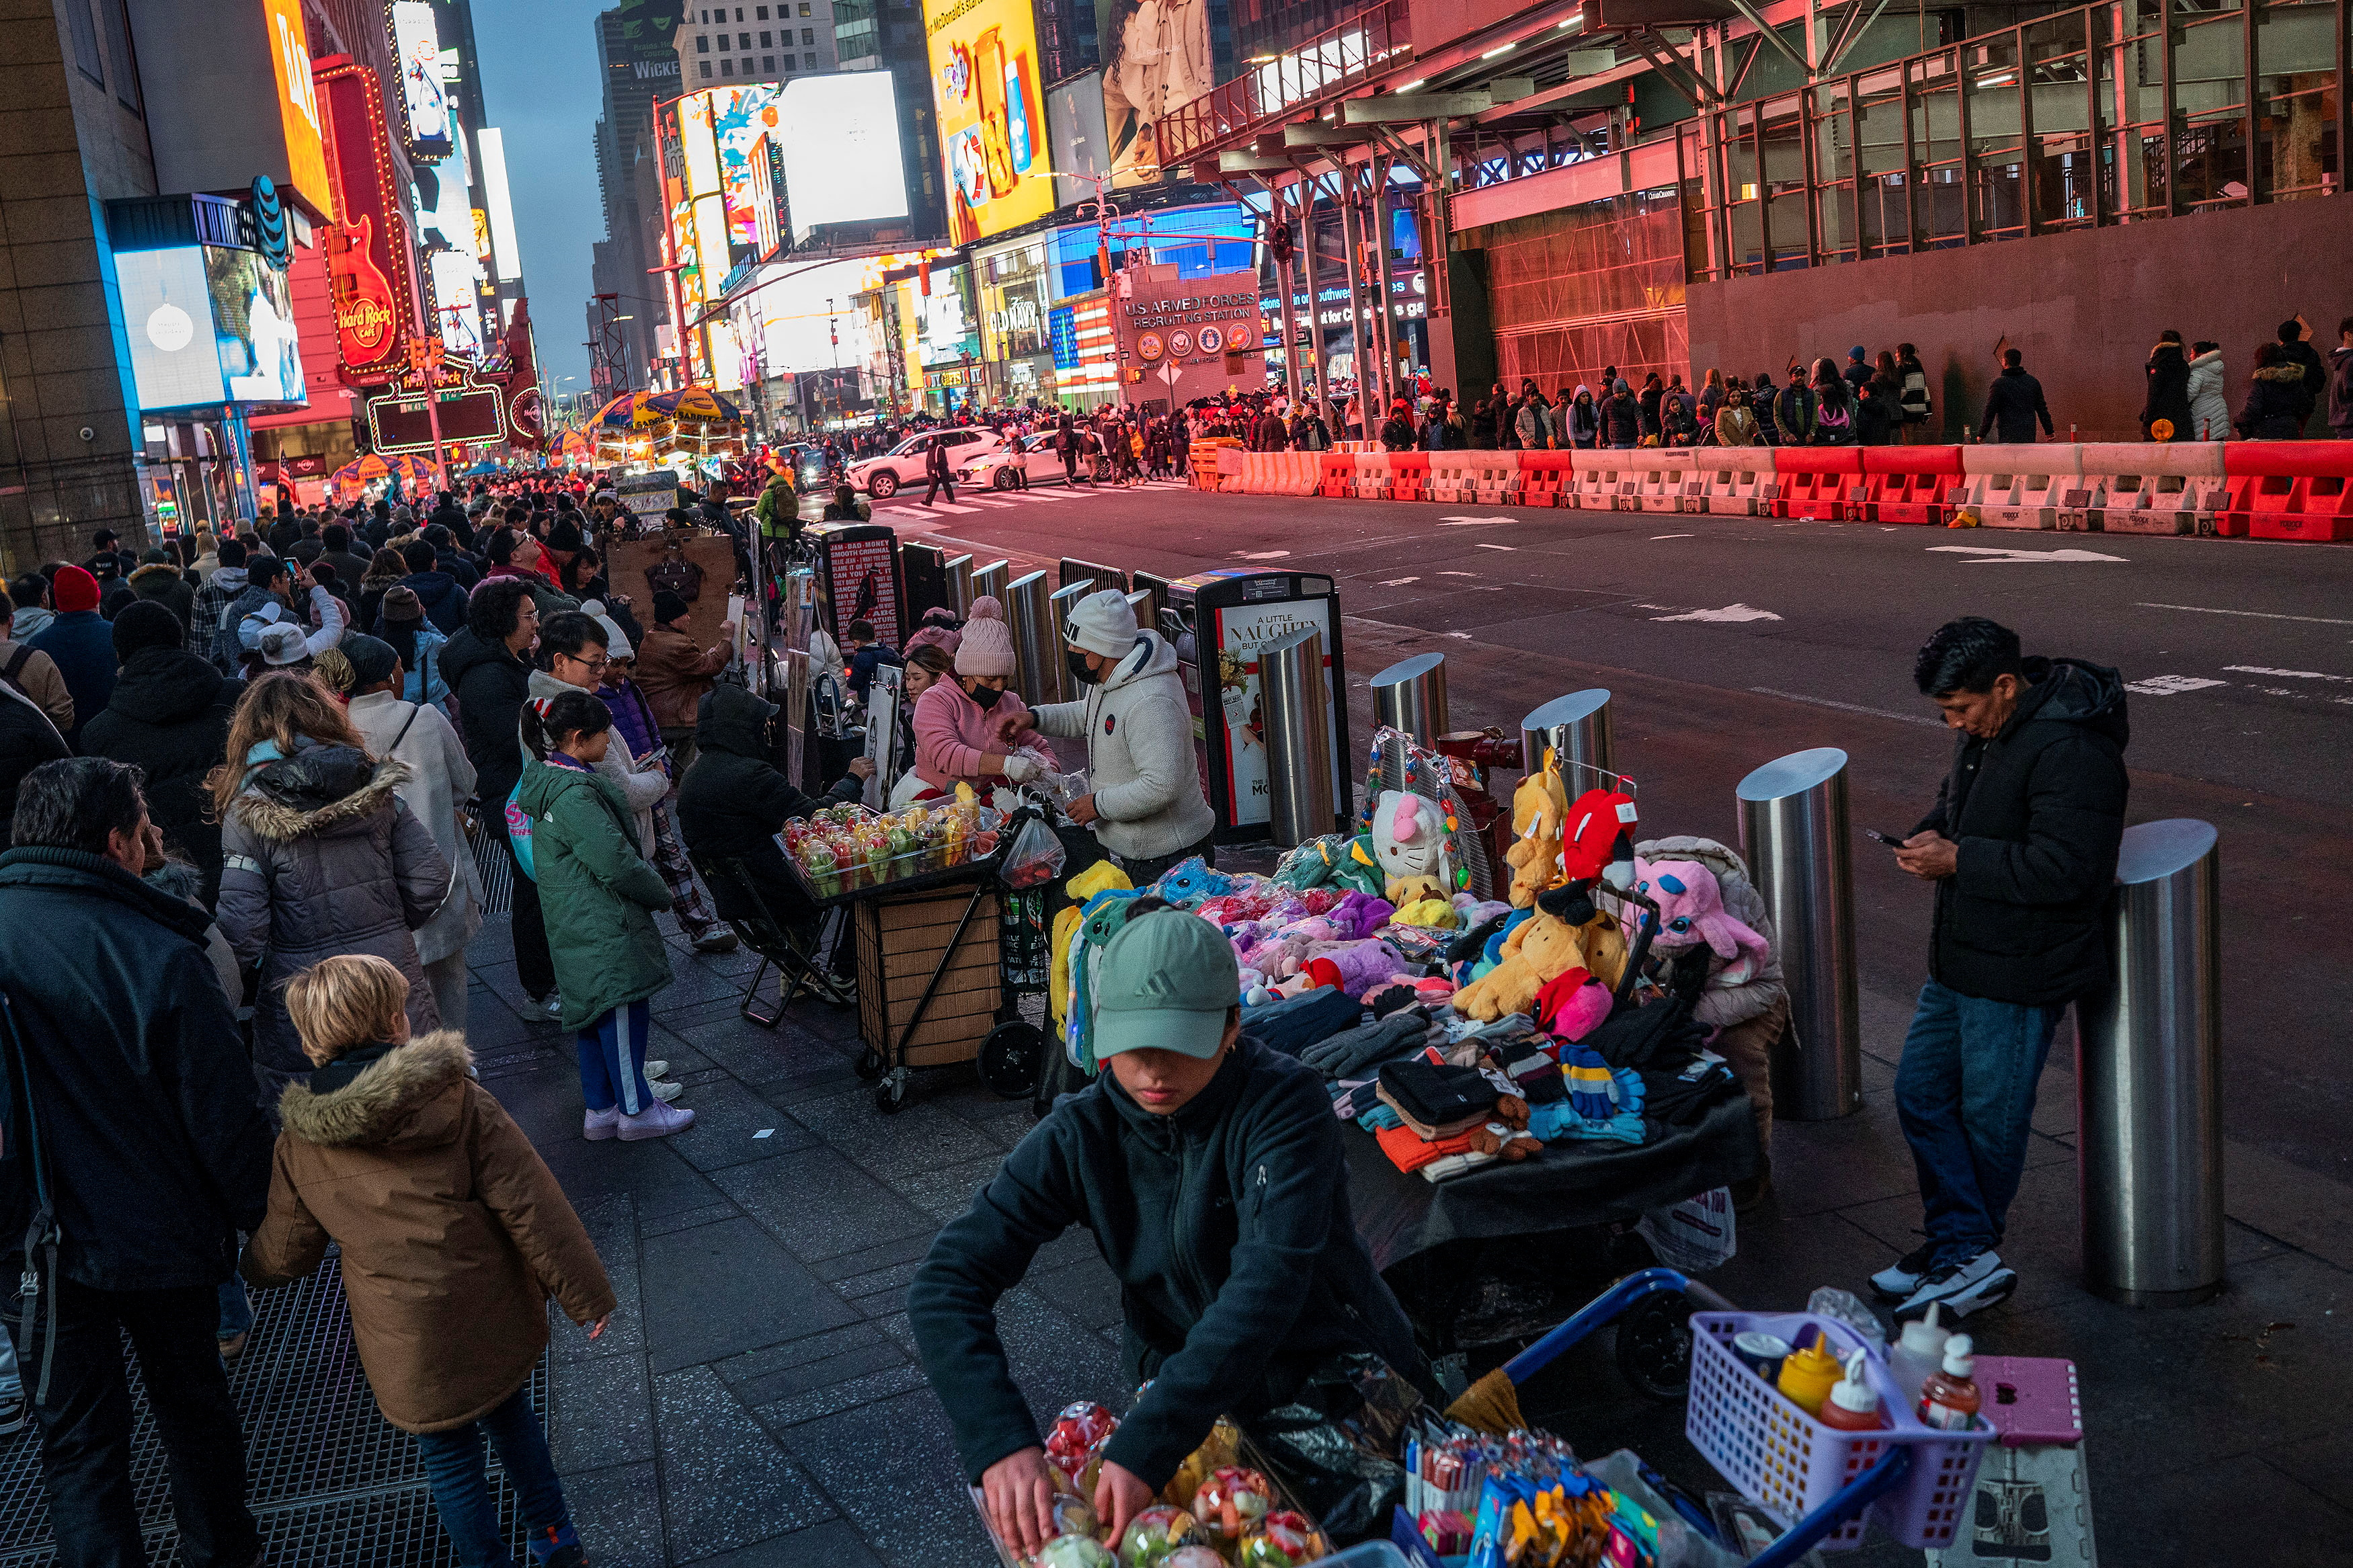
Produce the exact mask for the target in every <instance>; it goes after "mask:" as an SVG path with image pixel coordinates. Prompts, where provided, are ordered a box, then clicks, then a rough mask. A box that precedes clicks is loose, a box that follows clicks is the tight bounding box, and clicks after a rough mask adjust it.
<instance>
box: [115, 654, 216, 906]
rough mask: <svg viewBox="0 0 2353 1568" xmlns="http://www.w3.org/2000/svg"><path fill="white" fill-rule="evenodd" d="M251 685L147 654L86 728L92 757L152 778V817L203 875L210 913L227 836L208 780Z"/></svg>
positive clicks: (196, 661) (186, 658) (205, 663)
mask: <svg viewBox="0 0 2353 1568" xmlns="http://www.w3.org/2000/svg"><path fill="white" fill-rule="evenodd" d="M244 695H245V682H244V681H242V680H230V679H226V678H225V677H223V676H222V674H221V672H220V671H218V670H216V669H215V668H213V667H212V663H211V661H210V660H208V659H203V658H197V657H196V656H195V654H192V653H189V652H187V651H185V649H182V648H164V647H150V648H142V649H141V650H140V651H139V652H137V653H134V654H132V656H131V662H130V663H128V664H126V665H124V666H123V667H122V674H121V676H120V677H119V678H118V679H116V680H115V683H114V695H113V696H111V697H110V698H108V699H107V700H106V710H105V711H103V712H101V713H99V714H97V715H95V716H94V717H92V718H91V720H90V722H89V723H87V724H85V725H83V726H82V731H81V750H82V754H83V755H84V756H88V757H111V758H113V759H114V760H115V761H116V762H118V763H138V764H139V766H140V767H142V768H143V769H145V770H146V773H147V784H146V791H147V814H148V816H152V817H153V818H154V821H155V826H158V827H160V828H162V829H163V830H164V842H165V843H167V844H173V845H176V846H178V847H180V848H181V849H182V850H184V851H185V852H186V854H187V857H188V858H189V859H190V860H192V861H194V862H195V867H196V869H197V870H198V871H199V872H201V873H202V874H203V877H204V900H205V907H206V909H210V908H211V907H212V905H213V900H215V899H216V897H218V895H219V893H220V876H221V830H220V824H218V823H217V822H207V821H206V820H205V813H206V810H207V809H208V808H209V806H210V805H211V804H212V803H211V799H210V797H209V796H208V795H206V793H205V775H206V773H210V772H212V771H213V769H215V768H216V767H218V766H220V764H221V762H222V760H223V759H224V758H225V757H226V756H227V747H228V725H229V720H230V719H231V718H233V717H234V716H235V715H236V712H237V700H238V699H239V698H241V697H243V696H244Z"/></svg>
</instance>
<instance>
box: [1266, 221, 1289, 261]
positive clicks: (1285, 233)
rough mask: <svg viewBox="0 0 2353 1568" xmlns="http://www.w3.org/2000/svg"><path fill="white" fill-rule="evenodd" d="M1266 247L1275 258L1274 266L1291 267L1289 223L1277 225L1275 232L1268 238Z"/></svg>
mask: <svg viewBox="0 0 2353 1568" xmlns="http://www.w3.org/2000/svg"><path fill="white" fill-rule="evenodd" d="M1266 247H1267V251H1268V253H1269V254H1270V255H1271V256H1272V257H1273V258H1274V264H1275V265H1276V266H1277V267H1288V266H1290V265H1291V226H1290V225H1289V224H1288V223H1279V224H1276V225H1275V226H1274V232H1273V233H1272V234H1271V235H1270V236H1269V237H1267V242H1266Z"/></svg>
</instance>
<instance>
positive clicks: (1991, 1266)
mask: <svg viewBox="0 0 2353 1568" xmlns="http://www.w3.org/2000/svg"><path fill="white" fill-rule="evenodd" d="M622 1136H623V1137H625V1138H626V1137H628V1133H626V1132H625V1133H623V1134H622ZM2016 1289H2018V1270H2016V1269H2015V1268H2009V1267H2007V1266H2006V1265H2004V1264H2003V1262H2002V1260H2001V1255H2000V1253H1998V1252H1996V1251H1994V1249H1993V1248H1992V1247H1987V1248H1986V1249H1985V1250H1984V1251H1983V1252H1980V1253H1978V1255H1977V1256H1976V1257H1975V1258H1969V1259H1968V1260H1967V1261H1966V1262H1961V1263H1947V1264H1946V1265H1945V1266H1944V1267H1943V1268H1937V1269H1935V1270H1933V1271H1932V1272H1931V1273H1930V1274H1929V1275H1928V1277H1927V1278H1926V1279H1923V1280H1921V1281H1920V1288H1919V1289H1916V1290H1915V1291H1913V1292H1912V1294H1911V1295H1909V1296H1907V1297H1905V1300H1904V1304H1903V1305H1902V1306H1900V1307H1898V1308H1896V1309H1895V1321H1897V1322H1899V1323H1908V1322H1910V1321H1913V1320H1914V1319H1915V1318H1925V1317H1926V1316H1927V1315H1928V1309H1929V1308H1930V1307H1931V1306H1939V1307H1942V1308H1943V1309H1944V1317H1945V1321H1947V1322H1951V1321H1955V1320H1956V1319H1960V1318H1966V1317H1968V1315H1969V1314H1970V1313H1971V1312H1974V1311H1977V1310H1978V1309H1979V1308H1982V1307H1990V1306H1992V1305H1994V1304H1995V1303H1996V1302H1998V1301H2006V1300H2010V1292H2012V1291H2014V1290H2016Z"/></svg>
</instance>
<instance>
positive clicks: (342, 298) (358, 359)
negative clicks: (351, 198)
mask: <svg viewBox="0 0 2353 1568" xmlns="http://www.w3.org/2000/svg"><path fill="white" fill-rule="evenodd" d="M379 216H381V215H378V214H375V213H362V214H360V216H359V221H358V222H356V223H351V224H344V225H341V226H338V227H337V229H336V231H335V233H334V236H333V237H332V241H331V243H330V245H329V247H328V251H327V276H328V279H329V280H330V281H331V283H332V287H333V290H334V301H335V340H336V343H337V345H338V347H339V348H340V349H341V351H342V354H343V364H344V366H345V367H346V368H348V369H351V370H375V369H380V368H383V367H384V366H386V365H388V364H390V363H392V361H393V360H394V359H395V357H396V354H397V353H398V351H399V348H400V331H399V325H400V316H399V310H398V304H397V300H396V296H395V295H394V293H393V291H392V281H391V279H388V278H386V277H385V275H384V268H381V267H379V266H377V265H376V259H375V255H374V249H375V247H374V246H373V245H372V243H371V241H372V239H373V233H372V231H373V229H374V227H375V223H376V220H377V218H378V217H379Z"/></svg>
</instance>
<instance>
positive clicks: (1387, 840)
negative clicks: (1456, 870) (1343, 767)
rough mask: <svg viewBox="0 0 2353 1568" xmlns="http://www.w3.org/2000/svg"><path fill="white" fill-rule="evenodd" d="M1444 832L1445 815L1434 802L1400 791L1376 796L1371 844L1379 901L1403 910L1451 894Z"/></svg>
mask: <svg viewBox="0 0 2353 1568" xmlns="http://www.w3.org/2000/svg"><path fill="white" fill-rule="evenodd" d="M1446 832H1447V828H1446V811H1445V808H1444V807H1442V806H1440V805H1439V804H1438V803H1437V802H1436V801H1433V800H1430V799H1427V798H1425V797H1424V796H1421V795H1408V794H1406V793H1405V792H1404V791H1403V790H1394V789H1390V790H1383V791H1382V792H1381V797H1380V800H1379V801H1378V803H1377V804H1376V805H1375V806H1374V808H1373V829H1372V840H1373V852H1374V863H1375V864H1376V865H1377V866H1378V867H1379V868H1380V871H1381V876H1382V879H1383V882H1382V888H1381V896H1382V897H1383V898H1385V899H1387V900H1388V901H1389V902H1390V903H1392V904H1395V905H1397V906H1398V908H1399V909H1403V908H1404V907H1405V906H1406V905H1408V904H1410V903H1415V902H1419V900H1423V899H1438V900H1445V899H1447V898H1448V897H1450V896H1451V894H1452V893H1453V891H1454V874H1453V864H1452V860H1451V856H1450V855H1449V853H1448V849H1447V837H1446Z"/></svg>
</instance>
